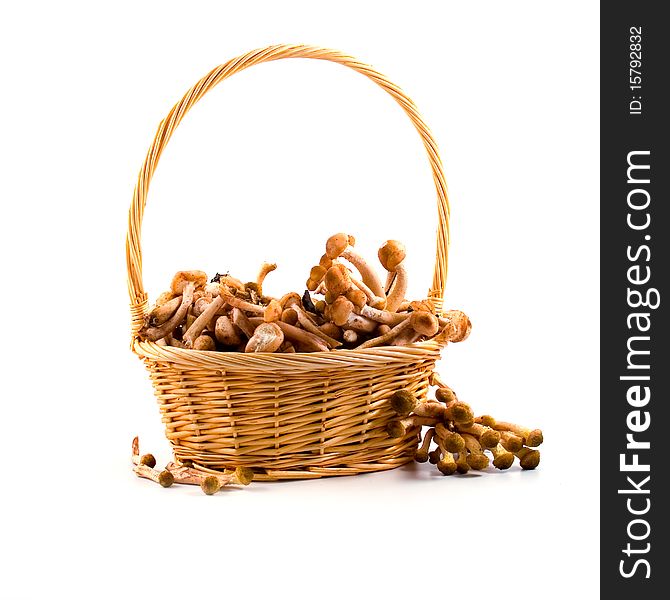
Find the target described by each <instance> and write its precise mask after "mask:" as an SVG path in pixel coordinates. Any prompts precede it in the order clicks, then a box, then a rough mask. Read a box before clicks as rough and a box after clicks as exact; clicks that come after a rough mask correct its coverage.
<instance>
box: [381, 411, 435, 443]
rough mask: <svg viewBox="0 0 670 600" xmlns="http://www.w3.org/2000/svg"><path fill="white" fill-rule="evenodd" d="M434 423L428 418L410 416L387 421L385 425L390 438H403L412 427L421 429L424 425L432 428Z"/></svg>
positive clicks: (433, 420)
mask: <svg viewBox="0 0 670 600" xmlns="http://www.w3.org/2000/svg"><path fill="white" fill-rule="evenodd" d="M435 423H436V420H435V419H432V418H430V417H418V416H411V417H407V418H405V419H399V420H397V421H389V423H388V424H387V425H386V433H388V435H389V437H391V438H400V437H404V436H405V435H406V434H407V432H408V431H409V430H410V429H412V428H413V427H423V426H424V425H429V426H430V427H433V426H434V425H435Z"/></svg>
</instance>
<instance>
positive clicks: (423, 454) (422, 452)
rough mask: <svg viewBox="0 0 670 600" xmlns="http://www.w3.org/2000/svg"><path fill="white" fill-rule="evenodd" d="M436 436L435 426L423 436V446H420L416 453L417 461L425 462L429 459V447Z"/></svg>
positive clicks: (415, 458)
mask: <svg viewBox="0 0 670 600" xmlns="http://www.w3.org/2000/svg"><path fill="white" fill-rule="evenodd" d="M434 436H435V429H433V428H430V429H429V430H428V431H427V432H426V434H425V435H424V436H423V442H421V446H419V448H418V449H417V451H416V453H415V454H414V460H415V461H416V462H419V463H425V462H426V461H427V460H428V449H429V448H430V443H431V442H432V441H433V437H434Z"/></svg>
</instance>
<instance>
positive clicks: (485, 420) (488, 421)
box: [477, 415, 496, 427]
mask: <svg viewBox="0 0 670 600" xmlns="http://www.w3.org/2000/svg"><path fill="white" fill-rule="evenodd" d="M477 423H481V424H482V425H485V426H486V427H495V426H496V420H495V419H494V418H493V417H492V416H491V415H482V416H481V417H479V418H478V419H477Z"/></svg>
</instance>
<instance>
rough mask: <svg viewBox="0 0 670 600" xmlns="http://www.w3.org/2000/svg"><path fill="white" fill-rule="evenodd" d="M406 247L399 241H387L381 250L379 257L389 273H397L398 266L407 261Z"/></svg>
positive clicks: (378, 253)
mask: <svg viewBox="0 0 670 600" xmlns="http://www.w3.org/2000/svg"><path fill="white" fill-rule="evenodd" d="M405 254H406V252H405V245H404V244H403V243H402V242H399V241H398V240H386V241H385V242H384V244H383V245H382V246H381V248H379V251H378V252H377V256H378V257H379V262H380V263H382V267H384V268H385V269H386V270H387V271H391V272H393V271H395V270H396V268H397V267H398V265H399V264H400V263H401V262H402V261H403V260H405Z"/></svg>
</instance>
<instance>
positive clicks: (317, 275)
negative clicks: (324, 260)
mask: <svg viewBox="0 0 670 600" xmlns="http://www.w3.org/2000/svg"><path fill="white" fill-rule="evenodd" d="M331 266H332V265H331ZM328 268H330V267H328ZM327 270H328V269H327V268H326V267H322V266H321V265H316V266H314V267H312V268H311V270H310V272H309V278H310V279H311V280H312V281H319V282H320V281H321V280H322V279H323V276H324V275H325V274H326V271H327Z"/></svg>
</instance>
